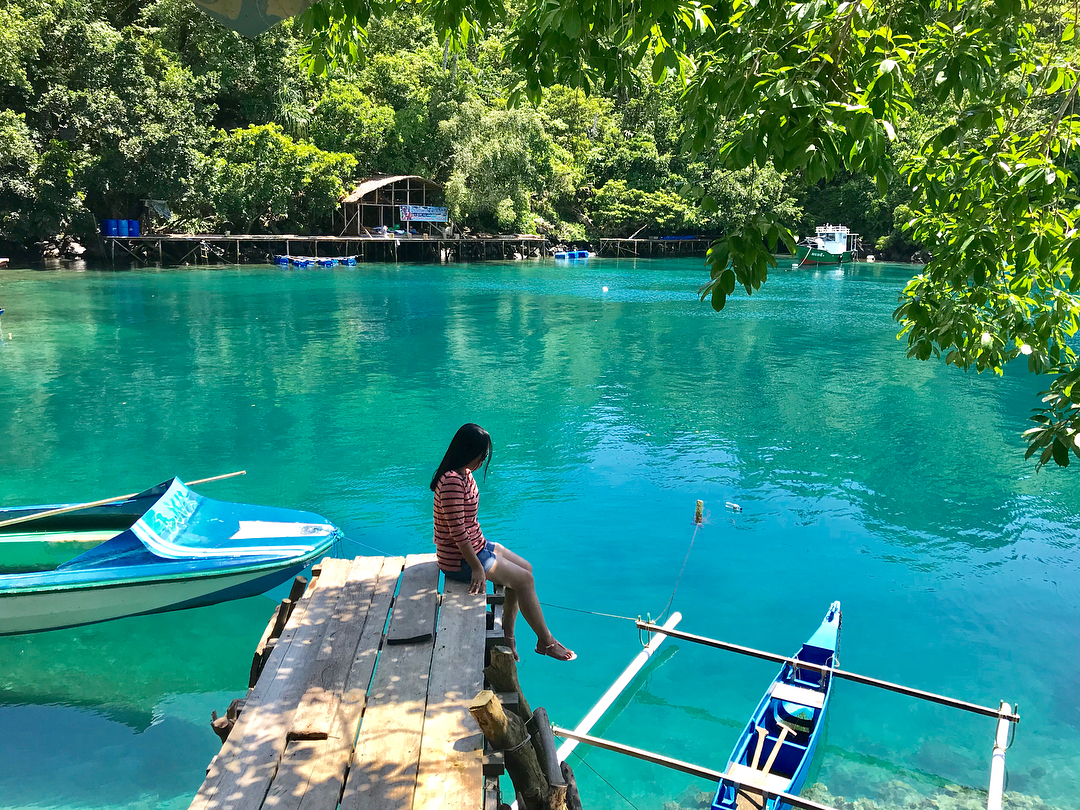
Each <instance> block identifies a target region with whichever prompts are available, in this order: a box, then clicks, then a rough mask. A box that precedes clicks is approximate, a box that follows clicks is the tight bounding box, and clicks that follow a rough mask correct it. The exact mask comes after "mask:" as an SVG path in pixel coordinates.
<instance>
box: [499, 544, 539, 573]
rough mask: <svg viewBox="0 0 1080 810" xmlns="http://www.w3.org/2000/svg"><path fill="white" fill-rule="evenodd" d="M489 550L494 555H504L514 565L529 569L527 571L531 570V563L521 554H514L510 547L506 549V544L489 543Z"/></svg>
mask: <svg viewBox="0 0 1080 810" xmlns="http://www.w3.org/2000/svg"><path fill="white" fill-rule="evenodd" d="M491 550H492V552H493V553H494V554H495V556H496V557H505V558H506V559H508V560H509V561H510V562H512V563H514V565H519V566H521V567H522V568H524V569H525V570H526V571H529V572H531V571H532V563H530V562H529V561H528V560H526V559H525V558H524V557H522V556H521V555H519V554H515V553H514V552H512V551H511V550H510V549H508V548H507V547H506V546H504V545H502V544H501V543H492V544H491Z"/></svg>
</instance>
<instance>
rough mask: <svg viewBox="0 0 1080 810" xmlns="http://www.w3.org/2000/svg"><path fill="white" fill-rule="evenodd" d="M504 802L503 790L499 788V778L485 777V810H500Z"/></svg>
mask: <svg viewBox="0 0 1080 810" xmlns="http://www.w3.org/2000/svg"><path fill="white" fill-rule="evenodd" d="M501 802H502V791H500V790H499V778H498V777H497V776H495V777H492V776H489V777H486V778H485V779H484V810H499V804H500V803H501Z"/></svg>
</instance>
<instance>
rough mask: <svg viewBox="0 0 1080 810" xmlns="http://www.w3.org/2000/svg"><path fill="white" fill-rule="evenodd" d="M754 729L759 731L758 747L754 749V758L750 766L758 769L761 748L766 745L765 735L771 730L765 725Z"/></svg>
mask: <svg viewBox="0 0 1080 810" xmlns="http://www.w3.org/2000/svg"><path fill="white" fill-rule="evenodd" d="M754 731H756V732H757V748H755V749H754V760H753V762H751V763H750V767H751V768H752V769H753V770H755V771H756V770H757V765H758V762H759V761H761V749H762V747H763V746H764V745H765V737H766V735H767V734H768V733H769V730H768V729H767V728H765V727H764V726H755V727H754Z"/></svg>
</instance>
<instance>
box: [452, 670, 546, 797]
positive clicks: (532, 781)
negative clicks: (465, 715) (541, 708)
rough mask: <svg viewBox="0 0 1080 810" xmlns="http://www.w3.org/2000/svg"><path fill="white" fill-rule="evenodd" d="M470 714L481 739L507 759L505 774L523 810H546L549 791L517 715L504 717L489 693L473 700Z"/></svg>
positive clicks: (544, 776) (493, 697)
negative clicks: (480, 734)
mask: <svg viewBox="0 0 1080 810" xmlns="http://www.w3.org/2000/svg"><path fill="white" fill-rule="evenodd" d="M469 714H471V715H472V716H473V717H474V718H476V722H477V724H478V725H479V726H480V730H481V731H482V732H483V733H484V737H486V738H487V739H488V741H489V742H490V743H491V745H492V747H494V748H495V750H496V751H502V752H503V755H504V756H505V757H506V770H507V773H509V774H510V780H511V781H512V782H513V783H514V789H515V790H516V791H517V794H518V803H519V804H520V805H521V807H522V808H523V810H548V802H549V796H550V793H551V791H550V788H549V787H548V780H547V776H546V775H545V774H544V771H543V769H542V768H541V767H540V762H539V761H538V760H537V758H536V750H535V749H534V748H533V746H532V744H531V738H530V736H529V734H528V733H527V732H526V731H525V723H524V722H522V720H521V718H520V717H518V716H517V715H516V714H507V713H506V711H505V710H504V709H503V706H502V703H501V702H500V701H499V698H498V696H496V694H495V693H494V692H492V691H491V690H490V689H485V690H484V691H483V692H481V693H480V694H478V695H477V696H476V697H475V698H473V700H472V703H470V704H469Z"/></svg>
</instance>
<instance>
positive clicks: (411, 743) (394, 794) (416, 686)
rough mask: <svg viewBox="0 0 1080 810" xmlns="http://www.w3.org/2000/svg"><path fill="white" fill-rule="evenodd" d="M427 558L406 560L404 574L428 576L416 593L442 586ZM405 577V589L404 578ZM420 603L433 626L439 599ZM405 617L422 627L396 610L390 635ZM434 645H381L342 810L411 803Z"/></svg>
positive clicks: (391, 808)
mask: <svg viewBox="0 0 1080 810" xmlns="http://www.w3.org/2000/svg"><path fill="white" fill-rule="evenodd" d="M429 557H430V555H424V557H420V558H418V557H415V556H410V557H408V558H406V561H405V566H406V567H405V572H406V573H407V572H408V570H409V567H410V566H412V567H419V568H421V569H422V570H423V571H424V572H426V577H425V578H421V579H419V580H416V579H414V580H413V587H414V589H415V590H420V589H427V588H435V587H437V586H438V575H439V572H438V568H436V567H434V566H433V565H428V564H427V563H428V558H429ZM402 577H403V578H402V586H403V587H404V585H405V574H403V575H402ZM401 593H404V594H406V598H408V592H407V591H404V590H402V591H400V592H399V599H400V594H401ZM417 604H418V605H427V606H428V607H429V608H430V610H431V612H432V616H431V619H430V623H431V624H432V625H434V621H435V617H434V613H435V601H434V600H418V602H417ZM410 613H412V614H413V615H410ZM402 618H404V620H405V621H408V622H410V623H411V624H410V627H416V626H418V624H419V622H420V621H421V620H422V619H423V617H422V616H416V615H415V612H414V611H403V612H401V613H399V612H398V611H394V613H393V614H392V615H391V617H390V632H391V633H392V632H394V624H395V622H397V621H399V620H400V619H402ZM433 647H434V639H432V638H431V637H429V638H428V639H427V640H426V641H422V642H414V643H412V644H396V645H392V646H390V645H387V646H385V647H383V649H382V652H381V653H380V655H379V665H378V667H376V669H375V675H374V677H373V678H372V682H371V692H370V695H369V696H368V700H367V708H366V710H365V711H364V722H363V725H361V727H360V736H359V738H358V739H357V742H356V749H355V751H354V753H353V757H352V761H351V765H350V767H349V776H348V780H347V781H346V783H345V792H344V794H343V795H342V797H341V810H360V808H364V810H402V809H407V808H409V807H410V806H411V805H412V799H413V792H414V791H415V789H416V773H417V766H418V763H419V760H420V742H421V735H422V732H423V726H424V713H425V710H426V708H427V691H428V676H429V674H430V671H431V656H432V651H433Z"/></svg>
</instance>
